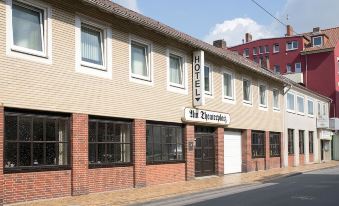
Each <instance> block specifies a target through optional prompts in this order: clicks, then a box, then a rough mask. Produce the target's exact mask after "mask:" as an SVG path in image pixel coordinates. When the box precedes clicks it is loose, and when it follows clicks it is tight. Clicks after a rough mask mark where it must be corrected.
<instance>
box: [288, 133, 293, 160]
mask: <svg viewBox="0 0 339 206" xmlns="http://www.w3.org/2000/svg"><path fill="white" fill-rule="evenodd" d="M287 135H288V137H287V141H288V146H287V147H288V155H294V129H288V130H287Z"/></svg>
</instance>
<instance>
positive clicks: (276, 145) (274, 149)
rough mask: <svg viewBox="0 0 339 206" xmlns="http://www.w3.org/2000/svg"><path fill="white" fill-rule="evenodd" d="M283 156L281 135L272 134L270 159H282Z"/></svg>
mask: <svg viewBox="0 0 339 206" xmlns="http://www.w3.org/2000/svg"><path fill="white" fill-rule="evenodd" d="M280 155H281V134H280V133H278V132H270V157H280Z"/></svg>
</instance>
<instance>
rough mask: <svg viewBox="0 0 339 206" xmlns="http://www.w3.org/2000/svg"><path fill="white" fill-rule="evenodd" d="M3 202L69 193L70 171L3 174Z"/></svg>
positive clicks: (53, 196)
mask: <svg viewBox="0 0 339 206" xmlns="http://www.w3.org/2000/svg"><path fill="white" fill-rule="evenodd" d="M4 180H5V184H4V188H5V189H4V195H5V197H4V203H5V204H8V203H14V202H22V201H30V200H36V199H47V198H56V197H64V196H69V195H71V171H70V170H61V171H48V172H29V173H12V174H5V175H4Z"/></svg>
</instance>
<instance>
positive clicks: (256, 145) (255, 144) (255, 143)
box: [251, 131, 266, 159]
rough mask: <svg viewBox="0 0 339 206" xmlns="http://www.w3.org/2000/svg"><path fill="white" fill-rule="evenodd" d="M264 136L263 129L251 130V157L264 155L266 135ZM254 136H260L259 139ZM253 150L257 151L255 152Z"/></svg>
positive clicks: (263, 156)
mask: <svg viewBox="0 0 339 206" xmlns="http://www.w3.org/2000/svg"><path fill="white" fill-rule="evenodd" d="M265 136H266V133H265V132H263V131H252V134H251V153H252V159H256V158H265V157H266V137H265ZM256 138H260V139H261V140H260V139H256ZM255 151H257V153H256V152H255ZM260 151H261V152H260Z"/></svg>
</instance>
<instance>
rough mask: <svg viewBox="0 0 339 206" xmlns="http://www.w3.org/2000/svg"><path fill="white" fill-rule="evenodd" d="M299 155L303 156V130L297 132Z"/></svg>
mask: <svg viewBox="0 0 339 206" xmlns="http://www.w3.org/2000/svg"><path fill="white" fill-rule="evenodd" d="M301 134H302V135H301ZM299 154H305V131H304V130H299Z"/></svg>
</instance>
